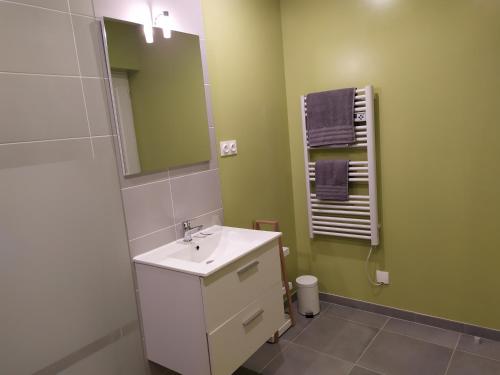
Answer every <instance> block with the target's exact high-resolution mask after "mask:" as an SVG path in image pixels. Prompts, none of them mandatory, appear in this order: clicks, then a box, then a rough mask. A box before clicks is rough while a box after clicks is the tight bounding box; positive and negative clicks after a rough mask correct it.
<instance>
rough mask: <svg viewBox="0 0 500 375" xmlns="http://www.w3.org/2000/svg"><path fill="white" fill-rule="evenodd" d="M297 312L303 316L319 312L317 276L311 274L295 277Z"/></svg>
mask: <svg viewBox="0 0 500 375" xmlns="http://www.w3.org/2000/svg"><path fill="white" fill-rule="evenodd" d="M295 281H296V282H297V298H298V301H299V313H300V314H301V315H304V316H314V315H317V314H319V290H318V278H317V277H315V276H311V275H303V276H299V277H297V280H295Z"/></svg>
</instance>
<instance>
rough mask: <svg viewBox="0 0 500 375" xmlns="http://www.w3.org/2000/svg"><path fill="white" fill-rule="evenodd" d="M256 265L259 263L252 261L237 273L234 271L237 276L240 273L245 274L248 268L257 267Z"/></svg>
mask: <svg viewBox="0 0 500 375" xmlns="http://www.w3.org/2000/svg"><path fill="white" fill-rule="evenodd" d="M258 264H259V261H258V260H254V261H253V262H251V263H248V264H247V265H246V266H243V267H241V268H240V269H239V270H238V271H236V273H237V274H238V275H241V274H242V273H245V272H247V271H248V270H249V269H250V268H252V267H255V266H257V265H258Z"/></svg>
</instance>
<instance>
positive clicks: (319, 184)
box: [315, 160, 349, 201]
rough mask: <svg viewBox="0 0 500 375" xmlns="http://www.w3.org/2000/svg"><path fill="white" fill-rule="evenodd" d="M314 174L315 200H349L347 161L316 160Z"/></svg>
mask: <svg viewBox="0 0 500 375" xmlns="http://www.w3.org/2000/svg"><path fill="white" fill-rule="evenodd" d="M315 173H316V183H315V186H316V198H318V199H324V200H334V201H347V200H349V160H318V161H317V162H316V165H315Z"/></svg>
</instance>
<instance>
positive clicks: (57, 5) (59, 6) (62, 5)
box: [11, 0, 68, 12]
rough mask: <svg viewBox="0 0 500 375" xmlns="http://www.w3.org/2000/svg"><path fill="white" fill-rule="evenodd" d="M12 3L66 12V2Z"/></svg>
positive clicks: (27, 0)
mask: <svg viewBox="0 0 500 375" xmlns="http://www.w3.org/2000/svg"><path fill="white" fill-rule="evenodd" d="M11 1H12V2H14V3H19V4H27V5H33V6H36V7H41V8H47V9H54V10H60V11H62V12H67V11H68V1H67V0H11Z"/></svg>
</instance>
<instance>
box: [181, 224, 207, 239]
mask: <svg viewBox="0 0 500 375" xmlns="http://www.w3.org/2000/svg"><path fill="white" fill-rule="evenodd" d="M182 228H183V229H184V242H191V241H192V240H193V237H192V234H193V233H195V232H197V231H199V230H201V228H203V224H202V225H197V226H195V227H191V222H190V221H189V220H186V221H183V222H182Z"/></svg>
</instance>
